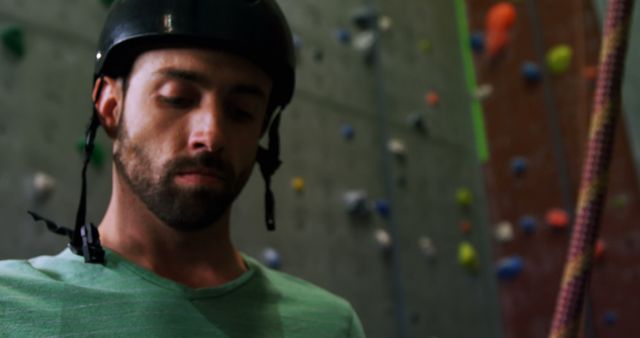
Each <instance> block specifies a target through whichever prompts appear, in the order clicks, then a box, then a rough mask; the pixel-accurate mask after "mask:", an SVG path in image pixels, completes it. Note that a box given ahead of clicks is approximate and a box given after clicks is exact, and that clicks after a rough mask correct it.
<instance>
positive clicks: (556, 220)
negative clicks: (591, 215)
mask: <svg viewBox="0 0 640 338" xmlns="http://www.w3.org/2000/svg"><path fill="white" fill-rule="evenodd" d="M545 220H546V221H547V224H548V225H549V226H550V227H552V228H554V229H566V228H567V227H568V226H569V214H568V213H567V212H566V211H564V210H562V209H558V208H556V209H551V210H549V211H548V212H547V214H546V216H545Z"/></svg>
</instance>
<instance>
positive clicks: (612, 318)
mask: <svg viewBox="0 0 640 338" xmlns="http://www.w3.org/2000/svg"><path fill="white" fill-rule="evenodd" d="M603 319H604V324H605V325H607V326H613V325H615V324H616V323H617V322H618V314H617V313H616V312H615V311H611V310H609V311H607V312H605V313H604V316H603Z"/></svg>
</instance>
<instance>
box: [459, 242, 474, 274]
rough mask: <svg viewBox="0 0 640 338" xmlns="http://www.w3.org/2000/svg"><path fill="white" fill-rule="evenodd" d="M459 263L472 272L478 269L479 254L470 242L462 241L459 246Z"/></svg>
mask: <svg viewBox="0 0 640 338" xmlns="http://www.w3.org/2000/svg"><path fill="white" fill-rule="evenodd" d="M458 264H460V266H462V267H463V268H465V269H467V270H468V271H470V272H475V271H477V270H478V254H477V253H476V249H475V248H474V247H473V245H471V243H469V242H462V243H460V245H459V246H458Z"/></svg>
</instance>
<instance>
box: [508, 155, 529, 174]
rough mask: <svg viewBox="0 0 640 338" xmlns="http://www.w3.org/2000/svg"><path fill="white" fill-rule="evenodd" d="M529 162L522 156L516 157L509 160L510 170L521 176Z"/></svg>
mask: <svg viewBox="0 0 640 338" xmlns="http://www.w3.org/2000/svg"><path fill="white" fill-rule="evenodd" d="M528 167H529V163H528V161H527V159H526V158H524V157H516V158H514V159H513V160H511V172H512V173H513V174H514V175H516V176H522V175H524V173H526V172H527V169H528Z"/></svg>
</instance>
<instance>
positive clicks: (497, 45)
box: [486, 30, 510, 57]
mask: <svg viewBox="0 0 640 338" xmlns="http://www.w3.org/2000/svg"><path fill="white" fill-rule="evenodd" d="M509 41H510V39H509V32H507V31H498V30H497V31H488V32H487V47H486V53H487V55H488V56H489V57H494V56H496V55H498V54H500V52H501V51H502V50H503V49H504V48H505V47H506V46H507V45H508V44H509Z"/></svg>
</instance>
